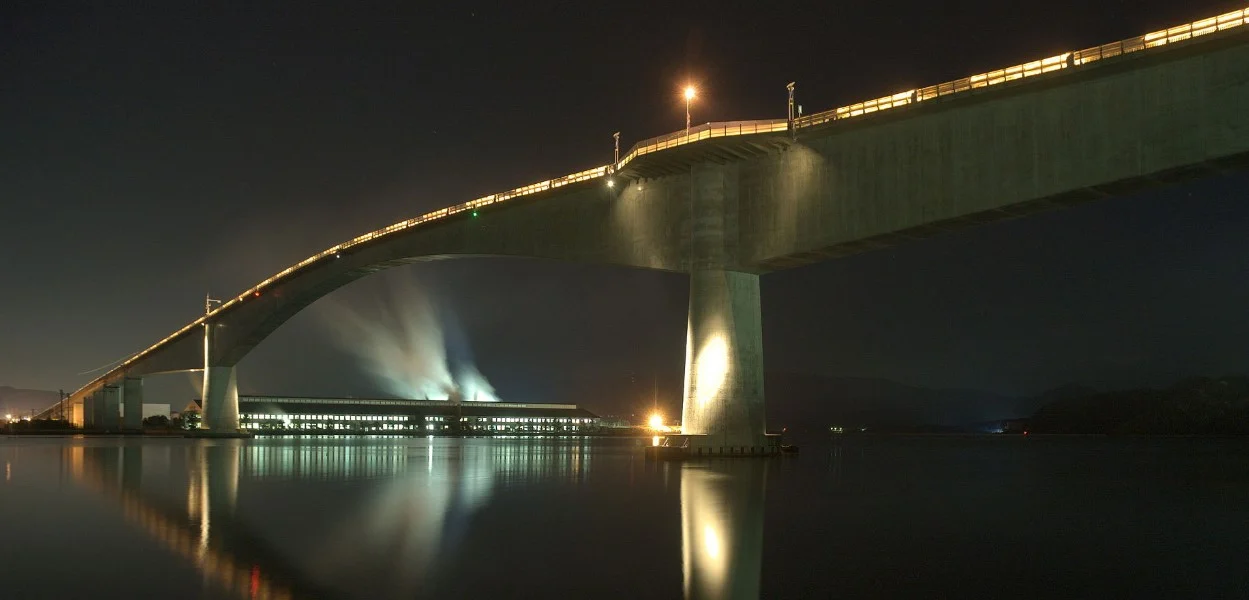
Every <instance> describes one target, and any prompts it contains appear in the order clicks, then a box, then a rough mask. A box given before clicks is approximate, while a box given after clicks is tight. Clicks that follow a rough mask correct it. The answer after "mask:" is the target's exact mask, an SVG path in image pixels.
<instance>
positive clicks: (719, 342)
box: [694, 335, 729, 407]
mask: <svg viewBox="0 0 1249 600" xmlns="http://www.w3.org/2000/svg"><path fill="white" fill-rule="evenodd" d="M696 368H697V370H698V372H697V374H696V375H695V380H694V386H695V387H694V389H695V393H697V394H698V397H697V398H696V400H697V401H698V405H699V406H700V407H701V406H703V405H705V404H707V403H708V402H710V401H711V400H713V399H714V398H715V397H716V395H717V394H719V393H720V387H721V386H723V385H724V379H725V376H726V375H728V373H729V346H728V344H727V343H725V341H724V336H722V335H716V336H714V337H712V338H711V339H710V340H707V344H706V345H704V346H703V347H702V350H699V351H698V359H697V365H696Z"/></svg>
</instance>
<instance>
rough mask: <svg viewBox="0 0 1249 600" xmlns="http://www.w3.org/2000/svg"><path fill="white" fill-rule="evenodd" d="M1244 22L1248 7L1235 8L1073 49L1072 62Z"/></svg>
mask: <svg viewBox="0 0 1249 600" xmlns="http://www.w3.org/2000/svg"><path fill="white" fill-rule="evenodd" d="M1245 24H1249V8H1245V9H1242V10H1234V11H1232V12H1229V13H1224V14H1221V15H1219V16H1217V17H1210V18H1208V19H1201V20H1200V21H1193V22H1192V23H1185V24H1183V25H1177V26H1175V27H1171V28H1169V29H1162V30H1159V31H1154V32H1152V33H1147V34H1145V35H1140V36H1136V37H1134V38H1128V39H1126V40H1120V41H1118V42H1111V43H1109V44H1103V45H1101V46H1095V47H1093V48H1085V49H1084V50H1079V51H1077V52H1075V57H1074V62H1075V64H1076V65H1084V64H1088V63H1091V62H1093V61H1097V60H1102V59H1104V58H1112V57H1115V56H1120V55H1123V54H1128V53H1130V52H1139V51H1141V50H1145V49H1147V48H1157V47H1159V46H1165V45H1167V44H1174V43H1176V42H1182V41H1184V40H1188V39H1192V38H1195V37H1198V36H1203V35H1209V34H1211V33H1216V32H1219V31H1226V30H1228V29H1232V28H1233V27H1240V26H1242V25H1245Z"/></svg>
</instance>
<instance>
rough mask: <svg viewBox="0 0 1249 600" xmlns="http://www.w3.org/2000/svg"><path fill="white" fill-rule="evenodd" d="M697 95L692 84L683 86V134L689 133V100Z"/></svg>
mask: <svg viewBox="0 0 1249 600" xmlns="http://www.w3.org/2000/svg"><path fill="white" fill-rule="evenodd" d="M697 95H698V90H696V89H694V86H692V85H687V86H685V135H689V134H690V101H691V100H693V99H694V96H697Z"/></svg>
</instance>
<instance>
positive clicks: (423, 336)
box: [322, 278, 499, 402]
mask: <svg viewBox="0 0 1249 600" xmlns="http://www.w3.org/2000/svg"><path fill="white" fill-rule="evenodd" d="M382 282H383V288H384V289H385V292H384V293H383V294H380V295H378V296H376V297H374V301H373V306H370V307H368V308H367V309H365V308H364V307H363V306H362V305H363V304H367V302H359V303H353V304H355V306H356V308H353V307H351V306H347V305H345V304H341V303H338V304H329V305H327V306H326V308H325V310H324V311H323V313H322V314H323V316H324V317H325V318H326V320H327V321H328V323H329V326H330V328H331V329H332V330H333V331H334V333H335V335H336V337H337V338H338V340H339V342H340V343H341V344H342V345H343V346H344V347H345V348H346V349H348V350H350V351H351V352H352V353H353V354H355V355H356V357H357V358H358V359H359V360H360V362H361V363H362V364H363V366H364V367H365V368H366V369H368V370H369V372H370V373H372V374H373V375H375V376H377V377H378V378H379V382H380V383H381V385H382V387H383V389H385V390H386V391H387V392H389V393H391V394H394V395H395V396H398V397H400V398H408V399H414V400H425V399H428V400H447V399H449V398H450V397H451V396H452V395H453V394H456V393H458V394H459V397H460V398H461V399H463V400H467V401H482V402H498V400H499V399H498V397H496V396H495V393H494V386H492V385H490V382H489V381H487V380H486V378H485V377H484V376H483V375H482V374H481V372H480V371H478V370H477V367H476V366H475V365H473V364H472V363H471V362H467V361H465V360H464V358H463V357H459V358H460V364H457V365H456V369H455V373H454V374H453V373H452V369H451V365H450V364H449V363H448V360H447V339H446V335H445V334H444V320H443V319H442V318H441V316H442V315H443V314H444V311H443V310H440V307H439V306H438V305H437V304H436V302H435V301H434V299H433V297H432V295H431V294H429V293H428V292H426V291H423V290H422V288H421V287H419V286H418V284H417V282H415V280H413V279H410V278H406V279H400V278H386V279H383V280H382Z"/></svg>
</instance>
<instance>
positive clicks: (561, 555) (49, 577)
mask: <svg viewBox="0 0 1249 600" xmlns="http://www.w3.org/2000/svg"><path fill="white" fill-rule="evenodd" d="M640 443H641V442H634V441H631V440H593V439H564V440H553V439H545V440H525V439H498V438H496V439H463V440H461V439H423V438H417V439H411V438H306V439H273V438H270V439H259V440H252V441H194V440H183V439H171V440H157V439H148V440H137V439H135V440H126V439H108V438H87V439H66V438H59V439H58V438H46V439H36V438H7V439H0V467H2V468H3V473H2V476H3V480H2V481H0V598H5V599H10V598H14V599H17V598H327V599H332V598H379V599H381V598H756V597H762V598H967V597H986V598H992V597H1062V598H1141V597H1150V598H1232V597H1235V598H1243V597H1246V596H1247V595H1249V592H1247V590H1249V569H1246V568H1245V566H1244V559H1245V557H1246V556H1249V442H1247V441H1241V440H1217V439H1215V440H1210V439H1206V440H1199V439H1151V440H1145V439H1107V438H1031V439H1025V438H1018V437H996V438H994V437H846V438H841V439H837V440H832V439H823V440H820V439H814V440H804V446H803V453H802V455H801V456H799V457H787V458H784V459H773V460H757V461H749V460H736V461H735V460H720V461H715V462H701V463H694V462H690V463H685V464H677V463H665V464H655V463H648V462H646V461H644V460H643V459H642V456H641V447H640V445H639V444H640Z"/></svg>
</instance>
